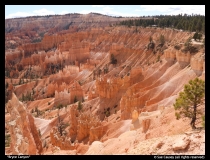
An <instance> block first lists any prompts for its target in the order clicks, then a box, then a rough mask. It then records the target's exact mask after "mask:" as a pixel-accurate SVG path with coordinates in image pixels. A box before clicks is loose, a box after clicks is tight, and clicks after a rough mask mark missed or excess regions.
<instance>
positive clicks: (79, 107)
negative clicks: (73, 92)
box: [77, 101, 82, 111]
mask: <svg viewBox="0 0 210 160" xmlns="http://www.w3.org/2000/svg"><path fill="white" fill-rule="evenodd" d="M77 109H78V110H79V111H81V110H82V103H81V102H80V101H79V102H78V106H77Z"/></svg>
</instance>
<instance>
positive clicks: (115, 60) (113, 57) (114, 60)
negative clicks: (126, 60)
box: [110, 54, 117, 64]
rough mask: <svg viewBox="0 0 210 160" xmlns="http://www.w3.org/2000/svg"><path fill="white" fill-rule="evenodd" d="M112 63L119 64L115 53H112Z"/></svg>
mask: <svg viewBox="0 0 210 160" xmlns="http://www.w3.org/2000/svg"><path fill="white" fill-rule="evenodd" d="M110 63H111V64H117V59H116V58H115V56H114V54H111V56H110Z"/></svg>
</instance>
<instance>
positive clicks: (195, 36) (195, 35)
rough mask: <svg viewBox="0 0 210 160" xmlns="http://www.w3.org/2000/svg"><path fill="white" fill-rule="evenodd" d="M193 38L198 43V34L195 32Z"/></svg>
mask: <svg viewBox="0 0 210 160" xmlns="http://www.w3.org/2000/svg"><path fill="white" fill-rule="evenodd" d="M193 38H194V40H195V41H196V39H197V38H198V32H195V34H194V35H193Z"/></svg>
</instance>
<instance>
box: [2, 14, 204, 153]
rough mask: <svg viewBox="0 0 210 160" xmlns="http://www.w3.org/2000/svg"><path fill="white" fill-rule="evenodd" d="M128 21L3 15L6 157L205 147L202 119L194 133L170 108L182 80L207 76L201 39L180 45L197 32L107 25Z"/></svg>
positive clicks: (198, 150) (183, 150)
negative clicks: (192, 49) (187, 48)
mask: <svg viewBox="0 0 210 160" xmlns="http://www.w3.org/2000/svg"><path fill="white" fill-rule="evenodd" d="M126 19H128V18H114V17H107V16H104V15H94V14H87V15H79V14H70V15H65V16H62V17H59V16H49V17H29V18H19V19H7V20H5V32H6V33H5V85H6V86H7V87H6V88H5V94H6V95H5V137H9V139H8V140H7V141H9V143H8V142H7V143H8V145H7V146H6V147H5V154H6V155H13V154H14V155H22V154H23V155H110V154H114V155H119V154H123V155H125V154H128V155H132V154H138V155H157V154H158V155H166V154H169V155H170V154H171V155H183V154H184V155H191V154H193V155H194V154H196V155H197V154H198V155H204V154H205V129H203V128H202V121H201V118H200V119H199V120H197V121H196V126H197V128H202V129H196V130H192V129H191V127H190V119H187V118H181V119H180V120H177V119H176V117H175V110H174V107H173V104H174V103H175V100H176V98H177V97H178V95H179V93H180V92H181V91H183V89H184V85H185V84H187V83H188V82H189V81H190V80H192V79H195V78H196V77H198V78H200V79H202V80H204V81H205V48H204V46H203V44H202V43H192V46H194V47H195V48H196V52H195V53H190V52H189V51H188V52H183V49H184V47H185V45H184V43H185V42H186V41H187V40H188V38H190V37H192V36H193V34H194V33H193V32H188V31H178V30H175V29H170V28H154V27H144V28H143V27H126V26H116V25H110V24H115V23H116V22H118V21H121V20H126ZM58 22H59V23H58ZM69 23H72V24H71V25H69V26H68V27H67V29H63V26H66V25H68V24H69ZM43 32H45V34H44V35H43V38H42V40H40V42H35V43H32V39H34V37H39V33H43ZM26 33H27V35H28V36H25V34H26ZM160 35H162V36H164V38H165V43H164V44H163V45H160V39H159V37H160ZM150 37H152V41H153V43H154V44H155V46H154V47H153V48H151V47H150V46H151V45H150V41H149V38H150ZM12 43H14V44H15V46H13V47H11V44H12ZM177 45H178V46H180V49H177V48H176V47H175V46H177ZM111 57H112V58H113V59H112V58H111ZM112 60H113V61H112ZM199 107H200V108H201V110H202V111H203V113H205V102H204V104H202V105H201V106H199Z"/></svg>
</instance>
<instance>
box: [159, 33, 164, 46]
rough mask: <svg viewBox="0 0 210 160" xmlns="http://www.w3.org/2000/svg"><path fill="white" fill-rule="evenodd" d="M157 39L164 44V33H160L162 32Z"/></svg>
mask: <svg viewBox="0 0 210 160" xmlns="http://www.w3.org/2000/svg"><path fill="white" fill-rule="evenodd" d="M159 41H160V44H162V45H164V43H165V37H164V35H162V34H161V35H160V38H159Z"/></svg>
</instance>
